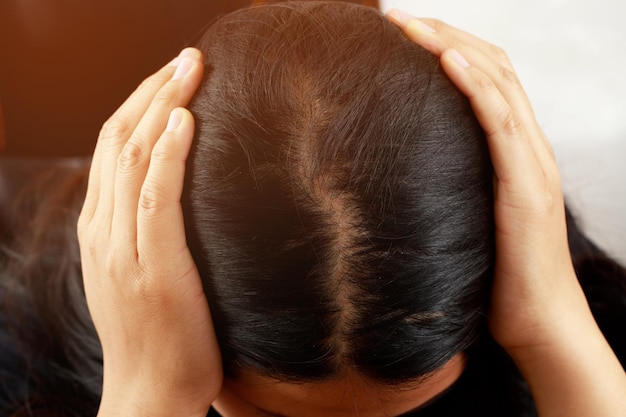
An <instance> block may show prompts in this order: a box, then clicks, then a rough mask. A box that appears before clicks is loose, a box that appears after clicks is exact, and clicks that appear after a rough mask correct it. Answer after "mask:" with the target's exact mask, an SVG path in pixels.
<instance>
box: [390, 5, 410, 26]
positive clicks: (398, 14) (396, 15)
mask: <svg viewBox="0 0 626 417" xmlns="http://www.w3.org/2000/svg"><path fill="white" fill-rule="evenodd" d="M385 17H386V18H387V19H388V20H389V21H391V22H392V23H395V24H396V25H398V26H401V27H403V26H404V25H406V23H407V22H408V21H409V20H411V19H412V18H413V17H412V16H411V15H409V14H408V13H405V12H403V11H402V10H398V9H391V10H389V11H388V12H387V13H385Z"/></svg>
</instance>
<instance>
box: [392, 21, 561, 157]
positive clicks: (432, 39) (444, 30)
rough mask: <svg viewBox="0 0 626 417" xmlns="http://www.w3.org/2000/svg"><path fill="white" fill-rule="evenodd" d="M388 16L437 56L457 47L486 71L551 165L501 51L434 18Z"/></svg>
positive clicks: (549, 148)
mask: <svg viewBox="0 0 626 417" xmlns="http://www.w3.org/2000/svg"><path fill="white" fill-rule="evenodd" d="M387 16H388V17H389V19H390V20H391V21H392V22H394V23H396V24H397V25H399V26H400V28H401V29H402V30H403V31H404V33H405V34H406V35H407V37H409V39H411V40H413V41H414V42H415V43H417V44H418V45H420V46H422V47H424V48H425V49H427V50H429V51H430V52H431V53H433V54H435V55H436V56H441V55H442V54H443V52H444V51H446V50H448V49H456V50H458V51H459V52H460V53H461V54H462V55H463V56H464V57H465V58H467V59H468V60H469V61H470V62H471V63H472V66H474V67H477V68H479V69H480V70H481V71H483V72H485V73H486V74H488V75H489V76H490V77H491V79H492V80H493V81H494V82H495V84H496V85H497V86H498V88H499V89H500V91H501V93H502V94H503V96H504V97H505V99H506V100H507V101H508V102H509V103H510V105H511V106H512V108H513V110H514V111H515V112H516V113H517V114H518V117H519V118H520V120H521V122H522V124H523V125H524V126H525V128H526V130H527V131H528V133H529V134H530V138H531V141H532V142H531V144H532V146H533V147H534V148H535V150H536V152H537V154H538V157H540V158H541V159H542V161H543V162H544V163H546V164H549V165H553V164H555V158H554V151H553V149H552V146H551V145H550V143H549V142H548V140H547V138H546V137H545V135H544V134H543V131H542V130H541V128H540V127H539V125H538V124H537V121H536V117H535V114H534V112H533V109H532V106H531V104H530V101H529V100H528V96H527V95H526V92H525V91H524V89H523V87H522V85H521V83H520V82H519V79H518V77H517V74H516V72H515V70H514V68H513V65H512V64H511V61H510V60H509V58H508V56H507V54H506V53H505V52H504V50H503V49H502V48H500V47H498V46H496V45H493V44H491V43H489V42H486V41H484V40H482V39H480V38H478V37H476V36H474V35H471V34H469V33H467V32H465V31H462V30H460V29H457V28H455V27H453V26H450V25H448V24H446V23H444V22H441V21H440V20H436V19H424V18H422V19H416V18H414V17H412V16H409V15H407V14H405V13H403V12H399V11H397V10H392V11H390V12H389V13H387Z"/></svg>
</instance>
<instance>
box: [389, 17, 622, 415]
mask: <svg viewBox="0 0 626 417" xmlns="http://www.w3.org/2000/svg"><path fill="white" fill-rule="evenodd" d="M388 16H389V17H390V18H391V20H392V21H394V22H396V23H397V24H398V25H399V26H400V27H401V28H402V30H403V31H404V32H405V34H406V35H407V36H408V37H409V38H410V39H412V40H413V41H415V42H416V43H418V44H419V45H421V46H423V47H424V48H426V49H427V50H429V51H430V52H432V53H433V54H435V55H437V56H439V57H440V60H441V66H442V68H443V70H444V71H445V72H446V74H447V75H448V76H449V77H450V79H451V80H452V82H453V83H454V84H455V85H456V86H457V87H458V88H459V89H460V90H461V91H462V92H463V93H464V94H465V95H466V96H467V97H468V98H469V100H470V103H471V105H472V108H473V110H474V113H475V114H476V117H477V118H478V120H479V122H480V124H481V126H482V127H483V130H484V131H485V134H486V137H487V144H488V146H489V152H490V155H491V160H492V163H493V169H494V177H495V178H494V192H495V223H496V264H495V275H494V284H493V291H492V299H491V311H490V312H489V326H490V330H491V333H492V335H493V337H494V338H495V340H496V341H497V342H498V343H499V344H500V345H502V346H503V347H504V348H505V349H506V350H507V352H508V353H509V354H510V355H511V356H512V357H513V359H514V360H515V362H516V363H517V365H518V367H519V369H520V371H521V373H522V375H523V376H524V378H525V379H526V381H527V382H528V385H529V386H530V389H531V392H532V394H533V398H534V400H535V404H536V406H537V410H538V413H539V415H540V416H542V417H548V416H565V415H567V416H571V417H574V416H581V417H582V416H584V417H587V416H592V415H593V416H598V417H599V416H607V417H608V416H615V415H624V413H625V412H626V400H624V399H625V398H626V376H625V375H624V370H623V368H622V367H621V365H620V362H619V361H618V359H617V357H616V356H615V354H614V353H613V351H612V350H611V347H610V346H609V345H608V343H607V342H606V339H605V338H604V336H603V335H602V333H601V332H600V330H599V328H598V326H597V325H596V323H595V321H594V319H593V316H592V315H591V311H590V310H589V306H588V305H587V301H586V299H585V295H584V293H583V292H582V289H581V287H580V285H579V284H578V280H577V278H576V275H575V273H574V268H573V266H572V261H571V256H570V253H569V247H568V243H567V233H566V223H565V208H564V202H563V195H562V192H561V181H560V176H559V172H558V169H557V166H556V163H555V160H554V154H553V152H552V148H551V147H550V144H549V143H548V141H547V140H546V137H545V136H544V134H543V132H542V130H541V128H540V127H539V125H538V124H537V121H536V120H535V117H534V115H533V111H532V109H531V107H530V104H529V102H528V99H527V97H526V94H525V93H524V91H523V89H522V87H521V85H520V83H519V81H518V79H517V76H516V74H515V71H514V70H513V67H512V65H511V63H510V62H509V60H508V58H507V56H506V54H505V53H504V52H503V51H502V50H501V49H500V48H497V47H495V46H493V45H491V44H489V43H487V42H484V41H482V40H480V39H478V38H476V37H474V36H472V35H470V34H467V33H465V32H462V31H460V30H458V29H455V28H453V27H450V26H448V25H446V24H444V23H442V22H439V21H436V20H432V19H421V20H417V19H412V18H407V16H406V15H403V14H400V13H397V12H396V13H394V12H391V13H389V14H388ZM470 63H471V64H470Z"/></svg>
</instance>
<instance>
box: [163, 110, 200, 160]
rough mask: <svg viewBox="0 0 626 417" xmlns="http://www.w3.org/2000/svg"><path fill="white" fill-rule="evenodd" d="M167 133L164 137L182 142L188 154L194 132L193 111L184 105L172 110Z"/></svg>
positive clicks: (166, 129) (182, 146)
mask: <svg viewBox="0 0 626 417" xmlns="http://www.w3.org/2000/svg"><path fill="white" fill-rule="evenodd" d="M165 133H166V134H165V135H164V138H163V139H165V140H167V141H172V140H174V141H177V142H181V148H182V149H185V154H186V153H187V152H188V149H189V146H190V144H191V141H192V139H193V133H194V118H193V115H192V114H191V112H190V111H189V110H187V109H186V108H184V107H177V108H175V109H174V110H172V111H171V112H170V117H169V120H168V122H167V127H166V128H165ZM177 147H178V146H177Z"/></svg>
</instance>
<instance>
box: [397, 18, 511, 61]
mask: <svg viewBox="0 0 626 417" xmlns="http://www.w3.org/2000/svg"><path fill="white" fill-rule="evenodd" d="M386 16H387V18H388V19H389V20H390V21H392V22H393V23H395V24H396V25H398V26H399V27H400V28H401V29H402V31H403V32H404V34H405V35H406V36H407V37H408V38H409V39H411V40H412V41H413V42H415V43H417V44H419V45H421V46H423V47H424V48H426V49H428V50H429V51H430V52H432V53H433V54H435V55H437V56H440V55H441V54H442V53H443V52H444V51H445V50H446V49H450V48H454V49H458V48H457V43H464V44H467V45H469V46H471V47H472V48H475V49H477V50H480V51H482V52H483V53H484V54H485V55H489V56H492V57H494V59H496V60H497V61H498V63H499V64H500V65H502V66H503V67H506V68H509V69H512V65H511V61H510V60H509V57H508V55H507V54H506V52H505V51H504V50H503V49H502V48H500V47H498V46H496V45H494V44H492V43H489V42H487V41H485V40H483V39H481V38H479V37H477V36H475V35H472V34H471V33H468V32H465V31H464V30H461V29H458V28H456V27H454V26H450V25H448V24H447V23H445V22H442V21H441V20H438V19H429V18H419V19H418V18H416V17H413V16H410V15H408V14H406V13H404V12H401V11H399V10H390V11H389V12H388V13H387V14H386ZM443 37H445V39H447V41H448V43H447V44H444V43H442V40H443V39H444V38H443Z"/></svg>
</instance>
